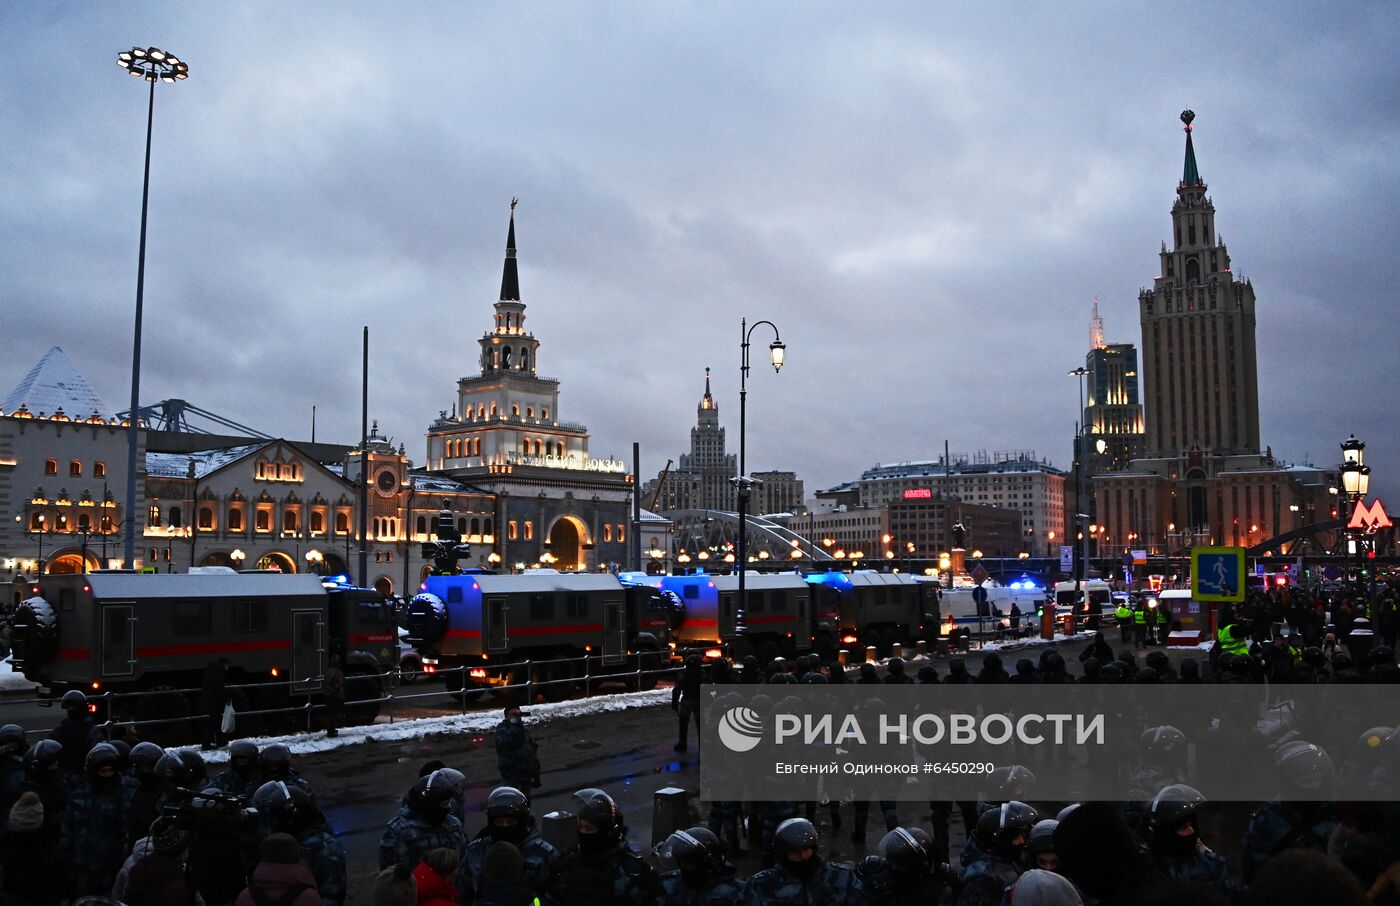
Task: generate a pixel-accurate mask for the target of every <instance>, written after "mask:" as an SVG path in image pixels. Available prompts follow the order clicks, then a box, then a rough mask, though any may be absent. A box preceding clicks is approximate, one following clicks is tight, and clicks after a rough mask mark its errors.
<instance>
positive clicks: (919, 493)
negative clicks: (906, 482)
mask: <svg viewBox="0 0 1400 906" xmlns="http://www.w3.org/2000/svg"><path fill="white" fill-rule="evenodd" d="M904 499H905V500H932V499H933V491H932V490H930V489H929V488H905V489H904Z"/></svg>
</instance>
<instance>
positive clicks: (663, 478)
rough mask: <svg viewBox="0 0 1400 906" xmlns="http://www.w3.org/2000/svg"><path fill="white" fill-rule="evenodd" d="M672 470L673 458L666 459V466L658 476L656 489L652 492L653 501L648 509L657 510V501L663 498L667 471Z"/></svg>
mask: <svg viewBox="0 0 1400 906" xmlns="http://www.w3.org/2000/svg"><path fill="white" fill-rule="evenodd" d="M669 471H671V460H669V459H668V460H666V468H664V469H662V470H661V474H660V475H658V476H657V477H656V490H655V491H652V492H651V503H650V504H648V505H647V509H649V510H651V511H652V512H653V513H654V512H656V501H658V500H660V499H661V489H662V488H664V487H665V486H666V473H667V472H669Z"/></svg>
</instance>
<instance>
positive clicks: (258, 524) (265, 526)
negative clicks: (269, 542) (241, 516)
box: [253, 510, 272, 532]
mask: <svg viewBox="0 0 1400 906" xmlns="http://www.w3.org/2000/svg"><path fill="white" fill-rule="evenodd" d="M253 527H254V528H255V529H257V530H258V531H260V532H270V531H272V511H271V510H258V514H257V516H255V517H254V522H253Z"/></svg>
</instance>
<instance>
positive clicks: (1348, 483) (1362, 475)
mask: <svg viewBox="0 0 1400 906" xmlns="http://www.w3.org/2000/svg"><path fill="white" fill-rule="evenodd" d="M1341 471H1342V490H1343V491H1345V492H1346V495H1347V500H1348V501H1350V503H1351V508H1350V510H1349V512H1348V513H1347V514H1346V516H1345V518H1344V520H1343V521H1344V522H1350V520H1351V517H1352V515H1353V514H1355V513H1356V508H1357V507H1358V506H1359V505H1360V504H1361V501H1362V500H1363V499H1364V498H1365V497H1366V493H1367V492H1368V491H1369V490H1370V489H1371V467H1370V466H1368V465H1366V443H1365V442H1364V441H1360V440H1357V439H1356V435H1355V434H1353V435H1351V436H1350V437H1348V438H1347V439H1346V440H1345V441H1343V442H1342V470H1341ZM1349 532H1350V538H1349V544H1350V546H1351V551H1350V552H1351V553H1352V554H1354V555H1355V556H1356V579H1357V581H1358V582H1360V581H1361V571H1362V566H1363V561H1362V558H1363V557H1364V556H1365V555H1364V554H1363V553H1362V548H1363V547H1364V543H1365V542H1364V536H1365V534H1366V530H1365V529H1363V528H1356V529H1349Z"/></svg>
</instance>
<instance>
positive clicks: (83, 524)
mask: <svg viewBox="0 0 1400 906" xmlns="http://www.w3.org/2000/svg"><path fill="white" fill-rule="evenodd" d="M78 531H80V532H82V533H83V534H87V533H88V532H90V531H92V520H91V519H89V518H88V514H87V513H79V514H78Z"/></svg>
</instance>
